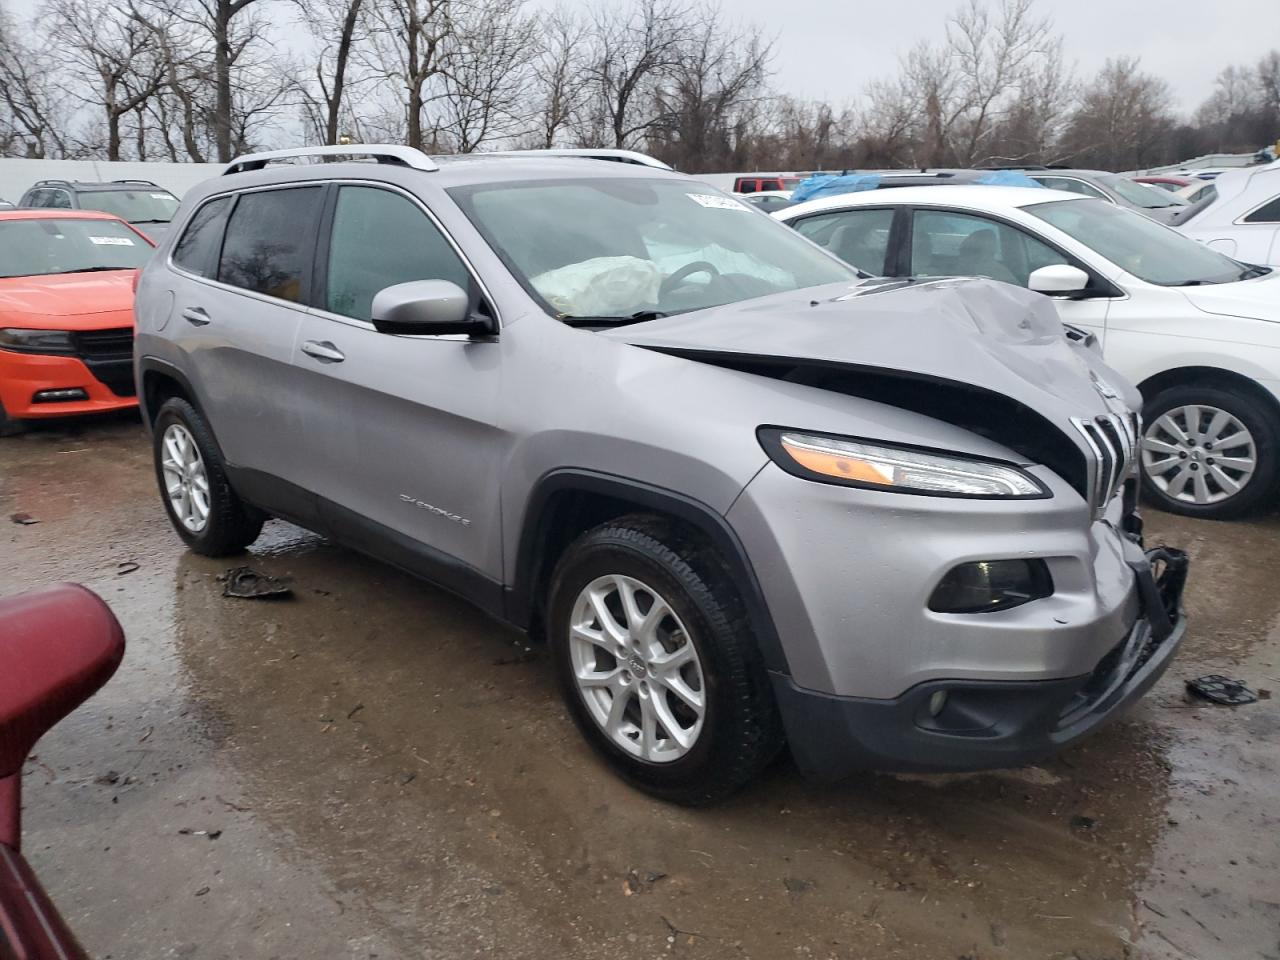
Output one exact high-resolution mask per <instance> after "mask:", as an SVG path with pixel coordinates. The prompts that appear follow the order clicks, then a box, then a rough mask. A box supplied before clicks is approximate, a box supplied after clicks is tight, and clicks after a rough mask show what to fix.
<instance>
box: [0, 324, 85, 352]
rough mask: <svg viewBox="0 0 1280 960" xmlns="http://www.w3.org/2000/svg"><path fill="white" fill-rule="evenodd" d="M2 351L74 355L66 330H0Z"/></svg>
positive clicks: (0, 348)
mask: <svg viewBox="0 0 1280 960" xmlns="http://www.w3.org/2000/svg"><path fill="white" fill-rule="evenodd" d="M0 350H17V351H18V352H20V353H74V352H75V347H74V346H73V345H72V343H71V334H70V333H68V332H67V331H66V330H14V329H9V330H3V329H0Z"/></svg>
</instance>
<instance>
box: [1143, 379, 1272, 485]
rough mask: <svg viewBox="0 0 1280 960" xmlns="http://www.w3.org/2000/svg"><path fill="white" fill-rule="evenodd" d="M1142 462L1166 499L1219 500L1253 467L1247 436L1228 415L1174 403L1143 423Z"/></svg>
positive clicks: (1254, 456) (1255, 453) (1248, 475)
mask: <svg viewBox="0 0 1280 960" xmlns="http://www.w3.org/2000/svg"><path fill="white" fill-rule="evenodd" d="M1142 466H1143V469H1144V470H1145V471H1146V473H1147V476H1148V477H1149V478H1150V480H1151V482H1152V483H1153V484H1154V485H1155V487H1156V489H1158V490H1159V491H1160V492H1161V493H1163V494H1164V495H1165V496H1167V497H1169V499H1171V500H1177V501H1180V502H1182V503H1191V504H1196V505H1206V504H1213V503H1221V502H1222V501H1224V500H1227V499H1229V498H1230V497H1234V496H1235V495H1236V494H1238V493H1239V492H1240V491H1241V490H1243V489H1244V487H1245V485H1246V484H1248V483H1249V481H1250V479H1251V478H1252V477H1253V474H1254V472H1255V471H1256V470H1257V468H1258V447H1257V443H1256V442H1255V441H1254V438H1253V434H1251V433H1250V432H1249V429H1248V428H1247V427H1246V426H1245V425H1244V424H1243V423H1242V422H1241V421H1240V420H1239V418H1237V417H1236V416H1234V415H1233V414H1231V413H1229V412H1228V411H1226V410H1223V409H1221V408H1219V407H1213V406H1209V405H1206V404H1187V405H1185V406H1180V407H1174V408H1172V409H1171V410H1168V411H1166V412H1165V413H1163V414H1161V415H1160V416H1158V417H1156V418H1155V419H1154V420H1152V422H1151V423H1150V424H1148V425H1147V429H1146V432H1145V433H1144V435H1143V438H1142Z"/></svg>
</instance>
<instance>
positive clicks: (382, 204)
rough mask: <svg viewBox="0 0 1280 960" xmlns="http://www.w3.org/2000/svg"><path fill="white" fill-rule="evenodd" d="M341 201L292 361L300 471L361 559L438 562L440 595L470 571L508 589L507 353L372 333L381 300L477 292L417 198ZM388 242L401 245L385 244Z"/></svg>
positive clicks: (456, 341) (352, 190)
mask: <svg viewBox="0 0 1280 960" xmlns="http://www.w3.org/2000/svg"><path fill="white" fill-rule="evenodd" d="M335 189H336V193H335V195H334V198H333V199H332V200H331V203H330V209H329V211H328V213H327V215H326V218H327V221H328V222H329V226H328V229H327V238H326V239H323V240H322V251H323V252H322V254H321V259H322V260H323V261H324V263H323V266H322V268H321V272H320V274H319V276H318V279H317V284H316V290H317V292H316V294H315V296H316V297H317V299H318V300H320V301H321V304H320V305H319V306H317V308H316V309H313V310H312V311H310V313H309V314H308V315H307V316H306V317H305V318H304V319H303V321H302V326H301V329H300V330H299V334H298V339H297V344H296V346H295V350H294V355H293V363H294V366H295V369H296V370H297V371H298V376H299V377H301V378H302V379H303V381H304V382H305V386H304V390H305V395H306V396H307V397H308V403H307V405H306V408H305V409H303V410H301V411H300V416H301V418H302V424H303V435H304V436H305V438H306V444H305V448H306V449H305V451H304V452H303V454H302V457H303V458H304V464H303V469H304V471H305V472H306V473H307V474H308V476H309V477H310V478H311V484H312V487H311V488H312V489H313V490H314V491H315V492H316V494H317V495H318V496H319V498H320V510H321V515H322V518H323V520H324V523H325V525H326V526H327V527H328V528H330V529H333V530H334V531H335V532H336V533H337V535H338V536H340V537H341V538H342V539H344V540H347V541H348V542H353V543H356V544H357V545H359V543H360V540H361V538H362V537H366V536H370V537H372V538H373V540H375V541H377V542H380V543H382V545H383V547H385V548H386V550H390V551H392V552H394V553H395V554H396V556H392V557H390V559H393V560H395V561H396V562H399V563H401V565H404V566H408V565H409V563H408V562H407V561H408V560H412V559H413V558H414V557H415V556H416V557H418V558H419V559H425V560H426V561H427V562H431V561H432V559H433V558H434V559H435V560H436V561H440V564H439V565H440V566H441V567H442V568H443V569H442V570H441V571H440V572H438V573H436V574H432V573H431V572H430V571H421V570H420V571H419V572H427V573H428V575H430V576H432V578H433V579H436V580H437V581H440V580H441V575H443V576H444V577H445V578H447V577H448V576H449V575H450V574H449V568H450V567H451V566H456V565H457V564H461V565H462V566H463V567H464V568H466V569H467V570H471V571H478V572H480V573H481V574H482V575H484V576H488V577H491V578H492V579H493V580H494V581H495V582H497V581H499V580H500V575H501V543H500V540H499V536H500V524H499V522H498V504H499V490H498V484H497V482H496V478H497V477H498V475H499V466H500V464H501V461H502V458H503V456H504V439H503V436H504V435H503V433H502V431H501V429H500V427H499V423H498V411H499V407H498V403H499V398H500V394H501V369H502V367H501V363H500V362H499V358H500V355H501V344H500V343H499V342H498V341H497V340H488V341H480V340H471V339H468V338H466V337H460V336H401V335H391V334H386V333H379V332H378V331H377V330H375V329H374V327H373V325H372V324H371V323H370V322H369V317H370V304H371V301H372V297H373V295H374V293H376V292H377V290H379V289H382V288H385V287H387V286H391V285H393V284H396V283H402V282H407V281H410V280H426V279H444V280H449V281H451V282H456V283H458V284H459V285H460V286H467V287H471V288H472V289H473V292H474V291H477V290H478V287H476V286H475V285H474V281H473V280H472V278H471V276H470V274H469V273H468V271H467V268H466V267H465V265H464V264H463V262H462V260H461V258H460V257H459V256H458V254H457V252H456V249H455V248H453V247H452V245H451V244H450V243H449V241H448V239H447V237H446V236H445V235H444V233H443V231H441V230H440V229H439V227H438V225H437V224H436V223H435V222H434V221H433V219H432V218H431V217H430V216H429V214H428V213H427V212H426V210H425V208H424V207H423V206H422V205H421V203H420V202H419V201H417V200H416V199H415V198H411V197H409V196H408V195H406V194H402V193H399V192H396V191H392V190H389V189H385V188H382V187H374V186H370V185H359V184H343V185H339V186H337V187H336V188H335ZM384 234H386V235H393V236H395V237H397V239H398V240H399V243H398V244H397V245H396V246H395V247H390V246H389V245H387V244H385V243H375V242H374V240H375V238H376V237H378V236H380V235H384ZM317 348H318V349H317ZM339 356H340V357H341V359H337V358H338V357H339ZM370 531H376V532H374V533H370ZM375 545H376V544H375ZM384 555H385V554H384ZM454 572H455V573H456V572H457V571H456V570H455V571H454ZM464 574H465V571H464ZM446 585H451V586H452V584H448V583H446ZM455 589H456V587H455Z"/></svg>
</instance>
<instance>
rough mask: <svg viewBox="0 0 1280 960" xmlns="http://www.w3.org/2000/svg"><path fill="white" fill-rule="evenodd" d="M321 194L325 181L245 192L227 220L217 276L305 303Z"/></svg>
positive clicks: (233, 284) (281, 297)
mask: <svg viewBox="0 0 1280 960" xmlns="http://www.w3.org/2000/svg"><path fill="white" fill-rule="evenodd" d="M322 197H323V188H321V187H294V188H292V189H287V190H260V191H257V192H254V193H244V194H241V195H240V197H239V198H238V200H237V201H236V205H235V209H234V210H232V212H231V217H230V219H229V220H228V222H227V237H226V240H225V241H224V242H223V244H222V258H221V260H220V261H219V262H218V279H219V280H221V281H222V282H223V283H229V284H231V285H232V286H233V287H242V288H244V289H245V290H253V291H255V292H257V293H264V294H266V295H267V296H269V297H278V298H279V299H281V300H290V301H293V302H294V303H304V302H305V301H306V299H307V282H308V278H309V274H310V262H311V249H312V244H313V242H314V241H313V239H312V238H314V237H315V229H316V223H317V220H318V219H319V213H320V202H321V198H322Z"/></svg>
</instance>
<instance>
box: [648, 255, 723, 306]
mask: <svg viewBox="0 0 1280 960" xmlns="http://www.w3.org/2000/svg"><path fill="white" fill-rule="evenodd" d="M695 273H705V274H707V275H708V276H710V277H711V282H712V283H715V282H716V281H717V280H719V279H720V271H719V270H717V269H716V265H715V264H714V263H707V261H705V260H695V261H693V263H686V264H685V265H684V266H683V267H681V268H680V269H679V270H677V271H676V272H675V273H673V274H671V276H669V277H667V278H666V279H665V280H663V281H662V286H660V287H659V288H658V299H659V300H662V299H664V298H665V297H666V296H667V294H669V293H671V292H672V291H673V290H675V289H676V288H677V287H679V286H681V285H682V284H683V283H684V282H685V281H686V280H688V279H689V277H691V276H693V275H694V274H695Z"/></svg>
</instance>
